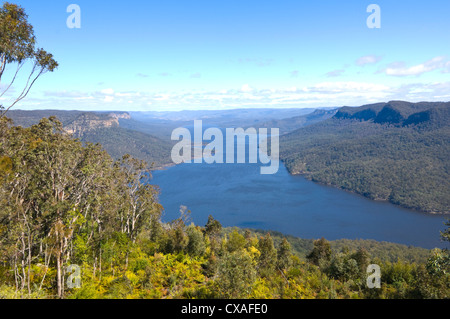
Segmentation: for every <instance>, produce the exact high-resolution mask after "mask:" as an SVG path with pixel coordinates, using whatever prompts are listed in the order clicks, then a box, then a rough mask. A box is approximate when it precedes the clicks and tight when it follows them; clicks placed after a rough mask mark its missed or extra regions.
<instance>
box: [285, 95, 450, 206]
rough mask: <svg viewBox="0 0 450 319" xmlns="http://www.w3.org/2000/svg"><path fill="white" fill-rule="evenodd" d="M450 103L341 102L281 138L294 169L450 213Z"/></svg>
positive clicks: (362, 191) (367, 193)
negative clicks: (342, 104) (330, 113)
mask: <svg viewBox="0 0 450 319" xmlns="http://www.w3.org/2000/svg"><path fill="white" fill-rule="evenodd" d="M449 141H450V103H408V102H400V101H393V102H389V103H379V104H373V105H367V106H362V107H359V108H349V107H344V108H341V109H340V110H339V111H338V112H337V114H336V115H335V116H334V117H333V118H331V119H329V120H326V121H323V122H320V123H318V124H315V125H312V126H309V127H306V128H301V129H299V130H297V131H294V132H292V133H290V134H287V135H285V136H283V137H282V138H281V140H280V143H281V151H280V156H281V159H282V160H283V161H284V163H285V165H286V166H287V168H288V170H289V171H290V172H291V173H293V174H304V175H305V176H306V177H307V178H309V179H311V180H313V181H317V182H321V183H324V184H327V185H333V186H337V187H340V188H343V189H346V190H350V191H354V192H356V193H359V194H362V195H364V196H366V197H369V198H371V199H375V200H387V201H390V202H391V203H394V204H398V205H401V206H403V207H406V208H411V209H415V210H420V211H423V212H429V213H450V211H449V209H450V175H449V172H450V167H449V165H450V162H449V158H450V144H449Z"/></svg>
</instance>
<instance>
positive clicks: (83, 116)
mask: <svg viewBox="0 0 450 319" xmlns="http://www.w3.org/2000/svg"><path fill="white" fill-rule="evenodd" d="M53 115H54V116H56V117H57V118H58V119H59V120H60V121H61V122H62V124H63V127H64V129H65V130H66V131H67V132H68V133H70V134H72V135H73V136H74V137H76V138H79V139H80V140H81V141H83V142H90V143H100V144H101V145H102V146H103V148H104V149H105V150H106V151H107V152H108V153H109V154H110V155H111V156H112V157H113V158H116V159H118V158H121V157H122V156H123V155H125V154H130V155H132V156H133V157H136V158H138V159H141V160H145V161H146V162H148V163H149V164H152V163H154V166H155V167H161V166H164V165H167V164H171V159H170V151H171V144H169V143H167V141H163V140H161V139H160V138H158V137H155V136H152V135H149V134H146V133H143V132H139V131H136V130H131V129H126V128H123V127H121V125H120V122H121V121H122V120H123V121H131V117H130V115H129V114H128V113H127V112H81V111H55V110H45V111H21V110H12V111H9V112H8V117H10V118H11V119H13V121H14V123H15V124H16V125H20V126H24V127H27V126H31V125H33V124H36V123H38V122H39V120H40V119H41V118H43V117H50V116H53Z"/></svg>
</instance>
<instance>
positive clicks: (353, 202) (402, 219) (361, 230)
mask: <svg viewBox="0 0 450 319" xmlns="http://www.w3.org/2000/svg"><path fill="white" fill-rule="evenodd" d="M152 184H156V185H159V187H160V190H161V195H160V201H161V203H162V205H163V206H164V208H165V212H164V216H163V220H164V221H171V220H174V219H176V218H178V217H179V216H180V213H179V211H180V205H184V206H187V207H188V209H189V210H190V211H191V218H192V220H193V221H194V223H195V224H197V225H205V223H206V221H207V218H208V215H210V214H211V215H213V216H214V218H215V219H217V220H219V221H220V222H221V223H222V225H223V226H239V227H247V228H257V229H264V230H276V231H279V232H282V233H285V234H290V235H294V236H298V237H301V238H320V237H322V236H323V237H325V238H326V239H328V240H334V239H341V238H348V239H357V238H361V239H375V240H378V241H389V242H396V243H402V244H406V245H413V246H420V247H425V248H434V247H445V245H444V244H443V243H442V242H441V241H440V238H439V231H440V230H444V229H445V226H444V225H443V222H444V221H445V218H444V217H443V216H433V215H427V214H422V213H418V212H415V211H411V210H407V209H403V208H399V207H397V206H394V205H392V204H389V203H384V202H375V201H371V200H369V199H366V198H364V197H362V196H359V195H355V194H352V193H349V192H345V191H342V190H339V189H336V188H332V187H328V186H323V185H319V184H316V183H314V182H311V181H308V180H306V179H305V178H303V177H301V176H292V175H290V174H289V173H288V171H287V169H286V168H285V167H284V166H283V165H282V164H281V165H280V169H279V171H278V173H277V174H274V175H260V166H259V164H181V165H178V166H174V167H170V168H168V169H166V170H161V171H155V172H153V181H152Z"/></svg>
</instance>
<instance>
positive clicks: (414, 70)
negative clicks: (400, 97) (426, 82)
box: [382, 56, 450, 76]
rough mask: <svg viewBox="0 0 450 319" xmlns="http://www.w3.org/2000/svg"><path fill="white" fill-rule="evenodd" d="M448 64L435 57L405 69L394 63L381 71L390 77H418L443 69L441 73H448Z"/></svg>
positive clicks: (449, 63)
mask: <svg viewBox="0 0 450 319" xmlns="http://www.w3.org/2000/svg"><path fill="white" fill-rule="evenodd" d="M449 68H450V62H449V61H446V58H445V57H443V56H438V57H435V58H433V59H431V60H428V61H426V62H424V63H421V64H417V65H413V66H410V67H406V65H405V63H403V62H395V63H392V64H390V65H389V66H388V67H387V68H386V69H384V70H382V71H383V72H384V73H385V74H386V75H392V76H420V75H422V74H424V73H427V72H431V71H434V70H437V69H443V70H442V72H447V71H449Z"/></svg>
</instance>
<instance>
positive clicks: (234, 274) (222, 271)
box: [217, 249, 256, 298]
mask: <svg viewBox="0 0 450 319" xmlns="http://www.w3.org/2000/svg"><path fill="white" fill-rule="evenodd" d="M255 279H256V271H255V268H254V265H253V260H252V257H251V256H250V254H249V253H247V252H246V251H245V250H243V249H241V250H236V251H233V252H228V253H226V254H225V255H224V256H223V258H222V259H221V262H220V265H219V269H218V280H217V285H218V289H219V294H220V296H221V297H222V298H247V297H248V296H249V295H250V292H251V286H252V285H253V283H254V281H255Z"/></svg>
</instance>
